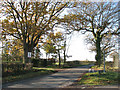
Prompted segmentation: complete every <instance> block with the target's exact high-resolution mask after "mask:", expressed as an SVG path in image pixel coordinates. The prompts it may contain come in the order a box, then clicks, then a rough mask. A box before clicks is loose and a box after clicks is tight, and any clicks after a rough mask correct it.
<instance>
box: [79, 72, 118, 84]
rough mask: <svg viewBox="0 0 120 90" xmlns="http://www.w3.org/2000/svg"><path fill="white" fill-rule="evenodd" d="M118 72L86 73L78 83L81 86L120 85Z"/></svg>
mask: <svg viewBox="0 0 120 90" xmlns="http://www.w3.org/2000/svg"><path fill="white" fill-rule="evenodd" d="M119 75H120V74H119V73H118V72H113V71H107V72H106V73H101V74H99V73H98V72H94V73H86V74H85V75H83V77H82V79H81V80H80V81H79V82H78V84H79V85H117V84H118V83H120V82H119V81H120V78H119Z"/></svg>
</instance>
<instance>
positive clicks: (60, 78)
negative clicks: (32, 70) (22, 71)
mask: <svg viewBox="0 0 120 90" xmlns="http://www.w3.org/2000/svg"><path fill="white" fill-rule="evenodd" d="M89 67H90V66H82V67H77V68H69V69H65V70H63V71H60V72H57V73H54V74H51V75H48V76H43V77H35V78H31V79H26V80H21V81H18V82H12V83H8V84H4V85H3V86H2V87H3V88H61V87H65V86H68V85H71V84H72V83H73V82H74V81H76V80H77V79H78V78H79V77H80V76H81V75H82V74H83V73H85V72H86V71H88V69H89Z"/></svg>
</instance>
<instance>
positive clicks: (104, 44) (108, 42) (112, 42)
mask: <svg viewBox="0 0 120 90" xmlns="http://www.w3.org/2000/svg"><path fill="white" fill-rule="evenodd" d="M116 38H117V37H116V36H111V35H108V36H106V37H105V38H103V39H102V41H101V57H102V59H101V61H102V63H103V59H104V57H103V53H104V54H105V57H107V56H108V55H110V54H111V53H112V52H114V51H116V45H117V40H116ZM85 43H86V45H88V46H89V50H90V51H91V52H96V46H95V40H94V37H93V36H92V35H91V34H90V35H89V34H88V35H87V36H86V37H85Z"/></svg>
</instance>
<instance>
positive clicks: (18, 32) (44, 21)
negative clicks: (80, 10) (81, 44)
mask: <svg viewBox="0 0 120 90" xmlns="http://www.w3.org/2000/svg"><path fill="white" fill-rule="evenodd" d="M67 4H68V3H62V2H30V1H24V0H20V1H19V2H18V1H15V0H13V1H5V2H4V4H3V5H2V13H3V14H4V15H6V19H4V20H3V21H2V31H3V33H6V34H8V35H10V36H13V37H15V38H17V39H19V40H20V41H21V43H22V44H23V49H24V59H25V63H28V58H27V54H28V52H32V50H33V48H34V47H35V46H36V45H37V44H38V42H39V40H40V37H41V36H42V35H44V34H46V33H48V31H50V30H52V28H53V27H54V26H55V25H56V24H57V23H58V22H57V18H58V17H59V15H60V13H61V12H62V11H63V10H64V8H65V7H66V6H67Z"/></svg>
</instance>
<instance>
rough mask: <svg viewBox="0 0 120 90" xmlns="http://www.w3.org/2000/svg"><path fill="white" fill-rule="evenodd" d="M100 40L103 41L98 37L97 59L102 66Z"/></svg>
mask: <svg viewBox="0 0 120 90" xmlns="http://www.w3.org/2000/svg"><path fill="white" fill-rule="evenodd" d="M100 42H101V40H100V39H99V38H97V40H96V53H97V54H96V57H95V58H96V61H97V65H99V67H100V65H101V58H102V57H101V47H100Z"/></svg>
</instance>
